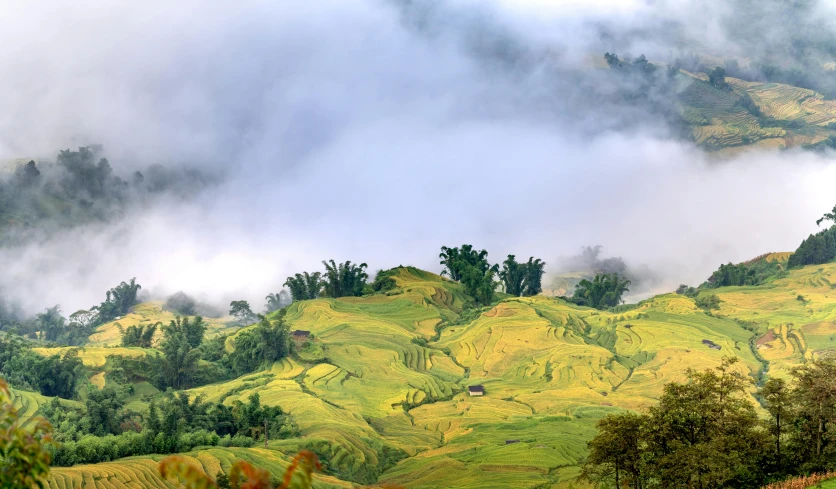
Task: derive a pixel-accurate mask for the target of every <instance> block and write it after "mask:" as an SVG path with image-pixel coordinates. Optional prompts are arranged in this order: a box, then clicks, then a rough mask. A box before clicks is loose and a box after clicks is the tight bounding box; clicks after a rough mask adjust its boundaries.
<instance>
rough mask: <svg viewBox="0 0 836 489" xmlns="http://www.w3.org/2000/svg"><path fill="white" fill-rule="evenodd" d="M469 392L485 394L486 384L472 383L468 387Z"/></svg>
mask: <svg viewBox="0 0 836 489" xmlns="http://www.w3.org/2000/svg"><path fill="white" fill-rule="evenodd" d="M467 390H468V392H470V395H471V396H484V395H485V386H484V385H471V386H470V387H468V388H467Z"/></svg>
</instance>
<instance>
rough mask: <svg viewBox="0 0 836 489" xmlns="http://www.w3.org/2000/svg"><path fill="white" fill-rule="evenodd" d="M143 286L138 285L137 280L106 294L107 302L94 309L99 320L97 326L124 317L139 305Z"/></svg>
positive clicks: (133, 279)
mask: <svg viewBox="0 0 836 489" xmlns="http://www.w3.org/2000/svg"><path fill="white" fill-rule="evenodd" d="M141 288H142V286H141V285H139V284H138V283H136V278H132V279H131V280H130V282H122V283H120V284H119V285H117V286H116V287H114V288H112V289H110V290H108V291H107V292H106V293H105V301H104V302H102V303H101V304H99V305H98V306H96V307H94V308H93V309H95V310H96V314H97V318H96V320H95V323H96V325H99V324H104V323H107V322H110V321H113V320H114V319H116V318H118V317H120V316H124V315H125V314H127V313H128V312H129V311H130V310H131V308H132V307H133V306H135V305H137V304H138V303H139V301H138V300H137V295H138V294H139V289H141Z"/></svg>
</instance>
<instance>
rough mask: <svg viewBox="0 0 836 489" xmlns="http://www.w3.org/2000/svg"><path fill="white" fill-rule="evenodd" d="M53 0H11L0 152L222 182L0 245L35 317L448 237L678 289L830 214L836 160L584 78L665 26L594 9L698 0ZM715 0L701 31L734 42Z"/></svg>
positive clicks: (632, 14) (655, 8)
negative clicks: (184, 198) (571, 259)
mask: <svg viewBox="0 0 836 489" xmlns="http://www.w3.org/2000/svg"><path fill="white" fill-rule="evenodd" d="M47 3H49V8H44V5H43V3H39V4H38V5H34V4H33V3H32V2H18V1H11V2H5V3H4V5H3V6H2V7H0V9H2V14H3V15H0V42H2V45H3V46H6V47H7V48H4V50H2V51H0V66H2V67H3V68H4V70H3V71H4V76H3V77H2V78H1V79H0V158H13V157H14V158H16V157H41V158H44V159H50V158H53V157H54V154H55V153H56V152H57V149H59V148H68V147H76V146H80V145H86V144H91V143H98V144H102V145H103V147H104V148H105V149H104V151H105V153H106V156H107V157H108V158H109V160H110V161H111V164H112V165H113V166H114V168H115V169H116V171H117V172H120V171H121V172H123V173H124V174H127V173H128V172H129V171H130V170H131V169H132V168H134V167H140V166H142V165H147V164H151V163H164V164H169V165H177V164H188V165H194V166H198V167H203V168H206V169H207V170H213V171H215V170H219V171H221V172H223V174H224V175H226V179H225V181H224V183H223V184H222V185H220V186H217V187H213V188H211V189H210V190H207V191H206V192H204V193H203V194H202V195H201V196H200V197H198V198H197V199H195V200H193V201H191V202H187V203H174V202H172V201H169V200H163V201H161V202H159V203H158V204H156V205H153V206H151V207H149V208H143V209H136V210H134V211H133V212H132V213H131V214H129V215H128V216H127V217H126V219H124V220H123V221H121V222H119V223H114V224H110V225H107V226H95V227H88V228H81V229H75V230H72V231H68V232H66V233H62V234H60V235H58V236H55V237H53V238H52V239H50V240H47V241H45V242H40V243H36V244H31V245H28V246H26V247H25V248H15V249H6V250H0V263H2V264H3V270H4V273H3V274H2V276H0V288H2V290H3V293H4V294H6V295H7V296H8V297H11V298H12V299H14V300H16V301H19V302H20V303H21V304H22V305H23V307H24V308H25V309H26V310H30V311H36V310H39V309H41V308H43V307H47V306H52V305H55V304H61V306H62V309H63V310H64V311H65V313H67V314H69V313H70V312H72V311H74V310H76V309H79V308H86V307H89V306H91V305H93V304H95V303H98V302H101V301H102V300H103V299H104V291H105V290H107V289H108V288H110V287H113V286H115V285H116V284H118V283H119V282H120V281H122V280H127V279H130V278H131V277H137V280H138V282H139V283H141V284H142V285H143V288H144V290H145V291H147V292H148V293H150V294H152V295H153V296H155V297H164V296H165V295H166V294H170V293H173V292H176V291H178V290H183V291H185V292H187V293H189V294H192V295H195V296H197V297H199V298H201V299H203V300H207V301H210V302H214V303H221V304H222V303H225V302H226V303H228V301H230V300H233V299H240V298H246V299H248V300H250V301H251V302H252V303H253V304H254V305H256V307H254V309H258V308H260V307H261V305H262V304H263V302H264V299H263V298H264V296H265V295H267V293H270V292H277V291H278V290H280V289H281V287H282V283H283V282H284V280H285V278H286V277H287V276H289V275H292V274H294V273H296V272H301V271H315V270H319V269H321V268H322V266H321V263H320V262H321V261H322V260H326V259H335V260H337V261H344V260H351V261H352V262H357V263H359V262H366V263H368V265H369V269H370V270H371V271H375V270H378V269H385V268H390V267H393V266H397V265H414V266H418V267H421V268H425V269H429V270H432V271H436V272H438V271H440V269H441V267H440V265H439V264H438V258H437V256H438V252H439V248H440V247H441V246H442V245H446V246H456V245H460V244H462V243H471V244H473V245H474V246H476V247H478V248H485V249H487V250H488V251H489V252H490V255H489V257H490V259H491V260H493V261H496V262H501V261H502V260H503V259H504V257H505V255H507V254H509V253H513V254H516V255H517V256H518V257H523V258H524V259H527V257H528V256H536V257H540V258H542V259H543V260H545V261H546V262H547V263H551V264H552V266H553V267H554V266H555V265H556V264H557V263H559V258H560V257H561V256H568V255H571V254H575V253H577V252H578V251H579V250H580V248H581V247H582V246H587V245H595V244H600V245H603V246H604V251H605V255H608V256H623V257H624V258H625V260H627V261H628V263H631V264H635V265H639V264H641V265H647V266H648V267H650V268H652V269H653V270H655V271H657V272H658V273H659V274H660V275H661V276H663V277H664V280H662V282H661V283H660V284H658V287H657V289H656V290H654V291H664V290H673V289H674V288H675V287H676V286H677V285H678V284H679V283H689V284H692V285H697V284H699V283H700V282H702V281H703V280H704V279H705V278H706V277H707V276H708V275H710V273H711V271H712V270H714V269H716V267H717V266H718V265H719V264H720V263H724V262H728V261H732V262H735V261H742V260H746V259H748V258H751V257H754V256H757V255H760V254H762V253H765V252H770V251H785V250H786V251H789V250H793V249H794V248H795V247H796V246H797V245H798V244H799V243H800V241H801V240H802V239H803V238H804V237H806V236H807V235H808V234H809V233H811V232H815V231H816V226H815V220H816V219H817V218H818V217H819V216H820V215H821V214H822V213H823V212H824V211H826V210H828V209H830V208H831V207H832V205H833V201H832V195H831V192H830V190H829V189H831V188H832V183H833V182H834V178H836V174H834V172H836V170H834V168H836V166H834V165H833V161H832V160H833V155H830V154H827V155H815V154H811V153H802V152H796V151H789V152H782V153H778V152H752V153H746V154H743V155H741V156H739V157H736V158H733V159H726V160H722V161H720V160H717V159H715V158H712V157H711V156H709V155H706V154H705V153H703V152H702V151H701V150H699V149H697V148H695V147H694V146H693V145H692V144H691V143H688V142H687V141H683V140H681V139H679V138H675V137H673V136H672V135H671V134H670V133H669V131H667V129H666V128H665V127H663V124H660V122H659V121H658V120H656V119H654V117H653V116H652V115H651V114H641V113H639V114H636V113H634V112H632V111H630V112H627V111H624V110H622V108H619V107H616V108H613V109H611V110H610V109H609V108H607V107H603V106H602V104H601V103H600V100H597V99H596V94H595V93H594V92H590V91H589V90H588V85H587V84H588V83H590V78H589V76H590V75H589V73H590V72H592V71H594V69H593V68H591V67H590V61H589V60H590V59H591V58H592V57H595V56H600V55H601V53H602V52H603V50H615V49H618V50H619V52H621V50H622V49H630V50H631V51H632V52H633V54H637V53H639V52H644V49H647V52H648V53H652V52H662V51H664V46H665V45H666V43H667V42H669V41H670V39H669V38H667V37H665V35H662V34H660V37H658V38H652V37H651V38H647V37H641V38H640V39H639V40H637V41H631V43H632V44H627V45H625V44H621V43H618V42H617V41H613V40H608V39H609V38H607V39H604V38H602V37H601V26H602V25H606V26H607V29H608V31H609V32H615V33H628V32H631V31H633V30H635V29H638V28H642V29H647V28H651V31H652V32H655V31H653V30H652V28H654V26H655V25H656V24H654V22H659V28H658V32H660V33H662V32H667V30H665V29H664V27H665V26H666V25H667V24H665V22H667V21H671V20H672V19H673V20H676V19H677V17H676V16H677V15H688V14H689V13H692V12H694V11H695V10H696V9H698V8H700V7H699V4H697V3H695V2H690V1H687V2H685V1H684V2H681V3H680V4H679V5H676V2H662V1H659V2H653V3H652V4H650V3H646V2H640V1H639V0H632V1H625V2H616V1H605V0H598V1H595V2H586V1H585V2H580V1H567V2H546V1H545V0H536V1H535V0H528V1H526V2H519V1H511V0H494V1H490V2H477V1H475V0H468V1H464V0H462V1H443V0H428V1H427V2H412V3H410V2H405V1H403V2H401V1H384V0H344V1H339V2H337V1H323V2H274V1H260V0H242V1H239V2H235V3H223V4H222V3H210V4H207V3H206V2H198V1H194V0H183V1H181V2H166V3H163V2H143V3H142V4H134V5H131V7H130V10H126V8H125V7H124V6H123V5H117V4H116V3H114V2H108V1H104V0H84V1H80V2H75V3H73V4H72V5H70V4H66V3H65V2H58V1H54V2H51V3H50V2H47ZM710 5H712V6H713V7H711V8H707V7H705V6H703V7H702V10H701V11H702V13H703V16H704V18H702V19H701V20H700V21H699V22H698V23H697V24H698V26H696V27H693V29H695V30H703V31H704V32H715V31H716V32H719V34H718V36H719V37H723V36H722V35H723V34H724V33H723V32H722V29H721V28H720V27H718V26H720V25H721V24H722V22H721V20H722V19H723V18H724V16H725V15H727V13H728V12H727V11H726V8H725V7H724V3H723V2H710ZM648 12H651V13H653V12H655V13H658V14H660V15H659V16H658V18H656V17H653V16H651V17H648V16H647V15H646V14H647V13H648ZM677 12H683V13H682V14H678V13H677ZM663 21H664V22H663ZM711 29H714V31H712V30H711ZM733 48H734V46H731V47H730V49H733ZM579 79H580V80H582V81H581V82H579V81H578V80H579ZM592 81H594V78H592ZM624 121H629V124H625V123H624ZM546 269H547V271H549V265H547V267H546Z"/></svg>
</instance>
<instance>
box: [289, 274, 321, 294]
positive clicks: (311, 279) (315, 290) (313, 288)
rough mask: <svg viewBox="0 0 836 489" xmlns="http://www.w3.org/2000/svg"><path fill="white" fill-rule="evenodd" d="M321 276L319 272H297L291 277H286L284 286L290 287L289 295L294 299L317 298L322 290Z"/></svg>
mask: <svg viewBox="0 0 836 489" xmlns="http://www.w3.org/2000/svg"><path fill="white" fill-rule="evenodd" d="M321 277H322V274H321V273H320V272H314V273H311V274H309V273H308V272H304V275H303V274H301V273H297V274H296V275H295V276H293V277H287V280H286V281H285V283H284V286H285V287H287V288H288V289H290V296H291V298H292V299H293V300H294V301H305V300H311V299H317V298H319V295H320V294H321V292H322V280H321Z"/></svg>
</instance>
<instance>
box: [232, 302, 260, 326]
mask: <svg viewBox="0 0 836 489" xmlns="http://www.w3.org/2000/svg"><path fill="white" fill-rule="evenodd" d="M229 315H230V316H232V317H234V318H235V319H237V320H238V322H240V323H243V324H249V323H251V322H252V320H253V319H255V318H256V315H255V313H253V310H252V309H250V303H249V302H247V301H245V300H240V301H232V302H230V303H229Z"/></svg>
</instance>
